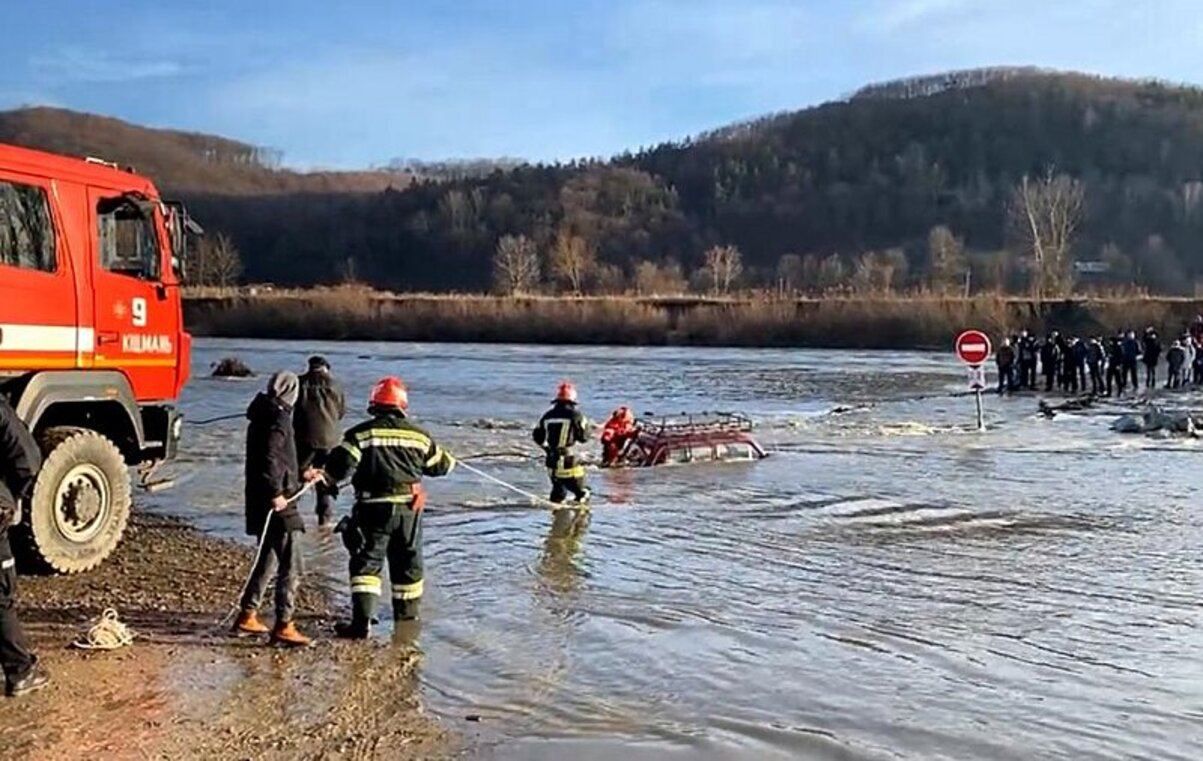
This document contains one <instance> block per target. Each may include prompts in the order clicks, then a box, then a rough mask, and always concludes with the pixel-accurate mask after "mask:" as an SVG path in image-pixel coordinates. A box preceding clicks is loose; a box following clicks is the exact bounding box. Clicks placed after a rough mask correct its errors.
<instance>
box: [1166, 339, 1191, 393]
mask: <svg viewBox="0 0 1203 761" xmlns="http://www.w3.org/2000/svg"><path fill="white" fill-rule="evenodd" d="M1165 363H1166V367H1167V370H1166V372H1167V374H1168V376H1169V377H1168V378H1166V380H1165V387H1166V388H1181V387H1182V367H1183V365H1185V364H1186V350H1185V349H1183V348H1182V342H1181V341H1174V343H1172V344H1170V348H1169V351H1167V352H1166V353H1165Z"/></svg>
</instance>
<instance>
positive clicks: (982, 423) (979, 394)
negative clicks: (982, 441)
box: [973, 388, 986, 431]
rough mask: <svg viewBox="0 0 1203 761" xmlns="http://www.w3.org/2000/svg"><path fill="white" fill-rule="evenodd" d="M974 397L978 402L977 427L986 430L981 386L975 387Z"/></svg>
mask: <svg viewBox="0 0 1203 761" xmlns="http://www.w3.org/2000/svg"><path fill="white" fill-rule="evenodd" d="M973 398H974V401H975V402H976V403H977V429H978V430H979V431H984V430H986V423H985V421H983V420H982V390H981V389H980V388H977V389H974V393H973Z"/></svg>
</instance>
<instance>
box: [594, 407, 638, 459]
mask: <svg viewBox="0 0 1203 761" xmlns="http://www.w3.org/2000/svg"><path fill="white" fill-rule="evenodd" d="M634 437H635V414H634V413H633V412H631V408H630V407H626V406H623V407H619V408H618V409H616V410H614V412H612V413H611V414H610V419H609V420H607V421H606V424H605V426H603V427H602V433H601V443H602V465H603V466H605V467H611V466H614V465H617V464H618V462H619V461H620V460H621V459H622V455H623V453H624V452H625V451H626V448H627V444H628V443H630V441H631V439H633V438H634Z"/></svg>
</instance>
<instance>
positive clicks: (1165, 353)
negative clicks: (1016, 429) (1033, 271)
mask: <svg viewBox="0 0 1203 761" xmlns="http://www.w3.org/2000/svg"><path fill="white" fill-rule="evenodd" d="M1163 358H1164V361H1165V366H1166V375H1165V377H1164V386H1165V388H1170V389H1176V388H1185V387H1187V386H1203V317H1198V318H1196V319H1195V321H1194V322H1193V323H1192V324H1191V325H1190V327H1189V328H1188V329H1187V330H1185V331H1183V333H1182V335H1181V336H1180V337H1178V338H1175V339H1173V340H1171V341H1169V342H1168V343H1167V342H1164V341H1163V340H1162V338H1161V336H1160V335H1158V333H1157V330H1156V329H1155V328H1153V327H1152V326H1150V327H1148V328H1147V329H1145V331H1144V333H1143V334H1142V335H1139V336H1138V335H1137V333H1136V331H1135V330H1121V331H1119V332H1117V333H1116V334H1115V335H1113V336H1110V337H1106V338H1105V337H1103V336H1093V337H1091V338H1084V337H1080V336H1067V335H1063V334H1061V333H1060V332H1059V331H1056V330H1053V331H1051V332H1049V334H1048V335H1046V336H1045V337H1044V338H1043V339H1041V338H1038V337H1036V336H1035V335H1032V334H1031V333H1029V332H1028V331H1027V330H1023V331H1021V332H1020V333H1019V334H1017V335H1012V336H1009V337H1006V338H1003V340H1002V343H1001V344H1000V345H999V347H998V350H997V352H996V353H995V357H994V360H995V363H996V364H997V366H998V393H1000V394H1004V393H1011V392H1015V391H1040V390H1043V391H1045V392H1051V391H1054V390H1056V391H1061V392H1064V393H1070V394H1077V393H1089V394H1093V395H1095V396H1118V395H1121V394H1124V393H1127V392H1128V391H1129V390H1130V391H1132V392H1133V393H1135V392H1137V391H1139V390H1140V388H1141V385H1142V382H1143V386H1144V388H1145V389H1154V388H1157V387H1158V385H1159V381H1158V376H1157V370H1158V367H1159V366H1160V365H1161V363H1162V359H1163ZM1142 370H1143V373H1142V372H1141V371H1142ZM1142 376H1143V381H1142V380H1141V378H1142Z"/></svg>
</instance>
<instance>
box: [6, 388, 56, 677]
mask: <svg viewBox="0 0 1203 761" xmlns="http://www.w3.org/2000/svg"><path fill="white" fill-rule="evenodd" d="M41 467H42V454H41V452H40V451H38V445H37V442H35V441H34V440H33V436H32V435H31V434H30V433H29V429H28V428H26V427H25V423H24V422H22V421H21V419H20V418H19V417H17V413H16V412H15V411H13V408H12V407H10V406H9V404H8V401H7V400H6V399H5V398H4V397H3V396H2V395H0V534H3V537H0V666H3V667H4V680H5V693H6V694H7V695H9V696H13V697H15V696H18V695H24V694H25V693H27V692H32V691H34V690H36V689H39V688H41V687H45V686H46V685H47V684H49V683H50V678H49V677H48V676H47V675H46V672H45V671H44V670H43V669H42V668H40V667H39V666H38V658H37V656H36V655H34V654H33V652H32V651H31V650H30V649H29V640H28V639H26V637H25V630H24V628H22V626H21V621H20V619H18V618H17V611H16V609H15V608H16V596H17V569H16V562H15V561H14V560H13V551H12V545H10V544H9V541H8V529H9V527H10V526H12V525H13V524H14V523H15V522H17V521H19V520H20V519H21V511H20V509H19V506H18V504H17V502H18V500H23V499H28V498H29V496H30V494H31V493H32V492H33V486H34V482H35V481H36V480H37V475H38V471H39V470H40V469H41Z"/></svg>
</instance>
